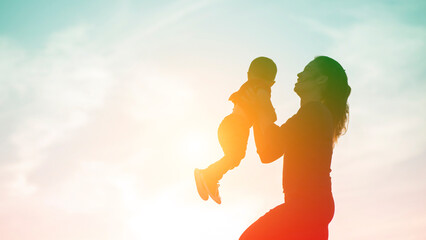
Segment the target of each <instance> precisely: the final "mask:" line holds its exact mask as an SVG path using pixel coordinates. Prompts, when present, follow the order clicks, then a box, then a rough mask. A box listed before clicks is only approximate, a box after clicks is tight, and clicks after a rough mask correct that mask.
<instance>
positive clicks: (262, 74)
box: [247, 57, 277, 83]
mask: <svg viewBox="0 0 426 240" xmlns="http://www.w3.org/2000/svg"><path fill="white" fill-rule="evenodd" d="M275 75H277V65H275V63H274V61H272V59H270V58H267V57H258V58H256V59H254V60H253V61H252V62H251V64H250V67H249V70H248V73H247V76H248V79H249V80H250V79H261V80H264V81H267V82H270V83H274V79H275Z"/></svg>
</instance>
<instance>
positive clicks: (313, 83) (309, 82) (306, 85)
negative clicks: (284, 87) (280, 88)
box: [294, 61, 322, 97]
mask: <svg viewBox="0 0 426 240" xmlns="http://www.w3.org/2000/svg"><path fill="white" fill-rule="evenodd" d="M321 76H322V75H321V73H320V71H319V69H318V66H317V64H316V63H315V62H314V61H311V62H310V63H309V64H308V65H306V67H305V68H304V69H303V71H302V72H300V73H298V74H297V82H296V84H295V85H294V91H295V92H296V93H297V95H299V97H302V96H306V95H309V94H311V93H312V92H313V91H318V90H319V87H318V86H319V85H321V84H322V82H320V81H317V80H319V78H320V77H321Z"/></svg>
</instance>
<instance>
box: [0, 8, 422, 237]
mask: <svg viewBox="0 0 426 240" xmlns="http://www.w3.org/2000/svg"><path fill="white" fill-rule="evenodd" d="M425 11H426V2H424V1H414V0H413V1H409V0H407V1H364V0H358V1H242V0H229V1H224V0H218V1H213V0H212V1H190V0H184V1H165V0H160V1H130V0H128V1H113V0H106V1H105V0H104V1H99V0H95V1H82V0H76V1H46V0H44V1H1V2H0V76H1V77H0V139H1V141H0V239H5V240H26V239H32V240H38V239H40V240H41V239H43V240H49V239H52V240H53V239H55V240H58V239H60V240H68V239H69V240H71V239H72V240H74V239H79V240H86V239H87V240H89V239H90V240H92V239H103V240H104V239H105V240H109V239H111V240H119V239H126V240H133V239H135V240H136V239H171V238H173V239H238V237H239V236H240V235H241V233H242V232H243V231H244V230H245V229H246V228H247V227H248V226H249V225H250V224H251V223H252V222H254V221H255V220H256V219H258V218H259V217H260V216H262V215H263V214H265V213H266V212H267V211H268V210H270V209H271V208H273V207H275V206H277V205H278V204H281V203H283V201H284V200H283V193H282V187H281V178H282V175H281V173H282V160H278V161H276V162H274V163H271V164H266V165H265V164H262V163H261V162H260V160H259V157H258V156H257V154H256V149H255V146H254V141H253V140H254V139H253V138H252V137H250V139H249V145H248V150H247V155H246V158H245V159H244V160H243V161H242V163H241V164H240V166H239V167H238V168H236V169H234V170H232V171H230V172H228V174H226V175H225V176H224V178H223V179H222V180H221V186H220V194H221V196H222V204H221V205H217V204H216V203H214V202H213V201H211V200H209V201H207V202H205V201H203V200H201V199H200V198H199V196H198V194H197V191H196V187H195V183H194V179H193V170H194V168H204V167H207V166H208V165H209V164H211V163H213V162H214V161H216V160H218V159H220V158H221V157H222V151H221V149H220V146H219V143H218V140H217V127H218V126H219V123H220V121H221V120H222V119H223V117H225V116H226V115H227V114H229V113H230V112H231V111H232V107H233V106H232V103H230V102H229V101H227V99H228V97H229V95H230V94H231V93H233V92H234V91H236V90H238V88H239V86H240V85H241V84H242V83H244V82H245V80H246V72H247V70H248V66H249V64H250V62H251V61H252V60H253V59H254V58H256V57H258V56H267V57H270V58H272V59H273V60H274V61H275V63H276V64H277V66H278V74H277V77H276V84H275V85H274V86H273V89H272V101H273V104H274V106H275V108H276V111H277V115H278V120H277V122H276V123H277V124H282V123H284V122H285V121H286V120H287V119H288V118H289V117H291V116H292V115H293V114H295V113H296V112H297V110H298V108H299V99H298V97H297V95H296V94H295V93H294V92H293V87H294V83H295V82H296V79H297V76H296V74H297V73H299V72H300V71H302V70H303V68H304V66H305V65H306V64H307V63H309V61H311V60H312V59H313V58H314V57H315V56H318V55H327V56H330V57H332V58H334V59H336V60H337V61H339V62H340V63H341V65H342V66H343V67H344V68H345V70H346V73H347V75H348V81H349V85H350V86H351V87H352V93H351V96H350V97H349V100H348V101H349V105H350V121H349V128H348V132H347V133H346V135H344V136H342V137H341V138H340V139H339V142H338V144H337V145H336V147H335V149H334V155H333V160H332V166H331V168H332V172H331V177H332V184H333V195H334V198H335V204H336V212H335V215H334V219H333V220H332V222H331V223H330V225H329V231H330V237H329V239H330V240H338V239H348V240H351V239H357V240H358V239H378V240H381V239H387V240H396V239H406V240H423V239H425V238H426V230H425V229H426V205H425V204H424V203H425V202H426V162H425V161H424V159H425V158H426V148H425V146H426V125H425V122H426V107H425V106H426V97H425V92H426V81H425V77H424V76H425V75H426V68H425V67H426V56H425V53H426V16H425V15H424V12H425Z"/></svg>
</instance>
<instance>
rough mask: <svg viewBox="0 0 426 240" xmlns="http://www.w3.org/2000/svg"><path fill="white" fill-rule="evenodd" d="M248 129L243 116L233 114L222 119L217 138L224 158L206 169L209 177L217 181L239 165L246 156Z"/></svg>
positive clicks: (248, 126)
mask: <svg viewBox="0 0 426 240" xmlns="http://www.w3.org/2000/svg"><path fill="white" fill-rule="evenodd" d="M250 127H251V125H250V124H249V123H248V122H247V120H246V119H244V117H243V116H240V115H238V114H235V113H232V114H230V115H228V116H226V117H225V118H224V119H223V121H222V122H221V124H220V125H219V129H218V137H219V143H220V145H221V147H222V150H223V153H224V155H225V156H224V157H223V158H221V159H220V160H219V161H217V162H215V163H213V164H211V165H210V166H209V167H208V168H207V169H206V170H207V172H208V175H209V177H211V178H212V179H217V181H219V180H220V179H221V178H222V176H223V175H224V174H225V173H226V172H227V171H228V170H231V169H233V168H235V167H237V166H238V165H239V164H240V162H241V160H242V159H243V158H244V157H245V154H246V149H247V141H248V137H249V134H250Z"/></svg>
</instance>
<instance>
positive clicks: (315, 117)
mask: <svg viewBox="0 0 426 240" xmlns="http://www.w3.org/2000/svg"><path fill="white" fill-rule="evenodd" d="M298 115H299V117H301V118H303V119H305V120H306V121H307V122H316V123H317V124H320V125H323V124H327V125H328V124H332V121H333V117H332V115H331V112H330V110H328V108H327V106H325V105H324V104H323V103H321V102H319V101H312V102H308V103H306V104H305V105H303V106H302V107H301V108H300V109H299V111H298Z"/></svg>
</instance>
